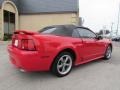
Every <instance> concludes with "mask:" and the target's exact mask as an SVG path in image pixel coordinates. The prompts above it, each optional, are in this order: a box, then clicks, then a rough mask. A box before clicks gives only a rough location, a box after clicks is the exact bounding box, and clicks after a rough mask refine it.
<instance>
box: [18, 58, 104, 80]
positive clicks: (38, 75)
mask: <svg viewBox="0 0 120 90" xmlns="http://www.w3.org/2000/svg"><path fill="white" fill-rule="evenodd" d="M103 61H104V60H101V59H98V60H95V61H92V62H88V63H85V64H81V65H78V66H75V67H74V68H73V70H72V72H71V73H76V72H80V71H81V70H83V69H84V68H89V67H91V66H93V65H95V64H98V63H101V62H103ZM17 72H18V76H19V77H20V78H25V79H26V78H27V79H30V80H36V79H47V80H50V79H54V78H57V77H56V76H55V75H53V74H52V73H51V72H21V71H18V70H17ZM71 73H70V74H71ZM69 76H70V75H68V76H67V77H69Z"/></svg>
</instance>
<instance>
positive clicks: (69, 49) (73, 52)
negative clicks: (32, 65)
mask: <svg viewBox="0 0 120 90" xmlns="http://www.w3.org/2000/svg"><path fill="white" fill-rule="evenodd" d="M62 52H70V53H71V55H73V62H75V61H76V58H77V55H76V53H75V51H74V50H73V49H71V48H65V49H62V50H60V51H59V52H58V53H57V55H56V56H55V57H54V59H53V61H52V64H51V66H50V70H51V69H52V66H53V63H54V61H55V58H56V57H57V56H58V55H59V54H60V53H62Z"/></svg>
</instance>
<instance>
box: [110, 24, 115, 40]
mask: <svg viewBox="0 0 120 90" xmlns="http://www.w3.org/2000/svg"><path fill="white" fill-rule="evenodd" d="M113 25H114V23H113V22H112V24H111V32H110V37H111V38H112V35H113Z"/></svg>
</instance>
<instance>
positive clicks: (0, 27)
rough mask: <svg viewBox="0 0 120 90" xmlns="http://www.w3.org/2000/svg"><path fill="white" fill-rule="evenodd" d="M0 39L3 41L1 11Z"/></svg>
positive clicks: (0, 12) (0, 11)
mask: <svg viewBox="0 0 120 90" xmlns="http://www.w3.org/2000/svg"><path fill="white" fill-rule="evenodd" d="M0 39H2V10H1V9H0Z"/></svg>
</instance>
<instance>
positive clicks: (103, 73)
mask: <svg viewBox="0 0 120 90" xmlns="http://www.w3.org/2000/svg"><path fill="white" fill-rule="evenodd" d="M0 90H120V43H117V44H115V45H114V51H113V55H112V59H111V60H110V61H104V60H97V61H94V62H90V63H87V64H84V65H80V66H79V67H76V68H74V69H73V71H72V72H71V73H70V75H68V76H66V77H64V78H57V77H55V76H53V75H51V74H50V73H48V72H39V73H22V72H20V71H18V70H16V69H15V68H14V67H13V66H12V65H11V64H10V63H9V59H8V54H7V50H6V42H0Z"/></svg>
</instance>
